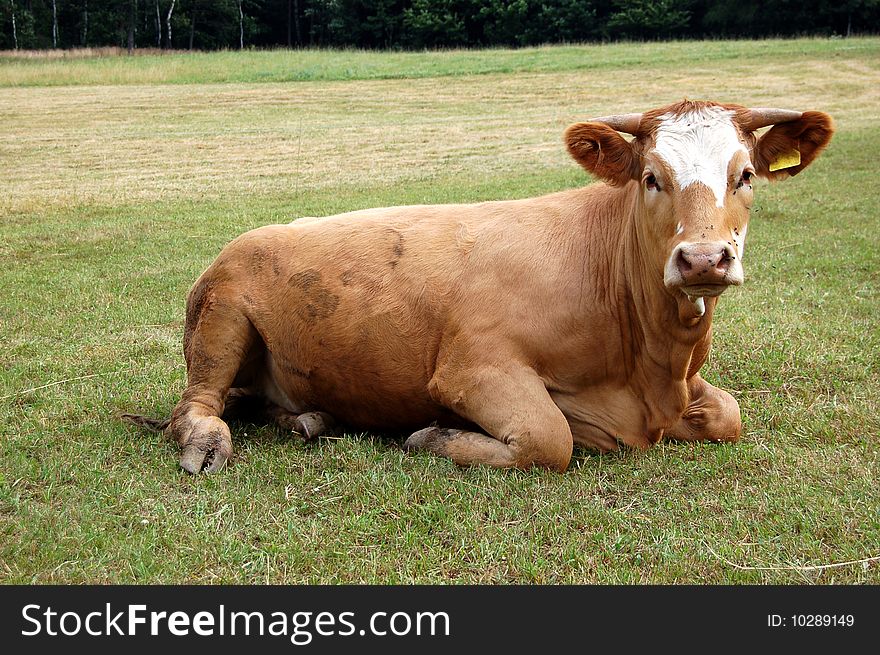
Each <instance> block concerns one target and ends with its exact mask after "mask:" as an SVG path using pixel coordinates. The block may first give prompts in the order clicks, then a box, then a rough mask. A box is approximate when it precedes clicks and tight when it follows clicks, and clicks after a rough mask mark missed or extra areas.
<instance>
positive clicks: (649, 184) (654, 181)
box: [645, 173, 660, 191]
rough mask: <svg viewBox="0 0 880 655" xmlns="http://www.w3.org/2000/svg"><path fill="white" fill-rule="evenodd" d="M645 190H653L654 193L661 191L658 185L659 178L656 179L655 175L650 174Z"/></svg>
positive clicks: (647, 176) (646, 179)
mask: <svg viewBox="0 0 880 655" xmlns="http://www.w3.org/2000/svg"><path fill="white" fill-rule="evenodd" d="M645 188H646V189H653V190H654V191H659V190H660V185H659V184H657V178H656V177H654V174H653V173H648V174H647V175H646V176H645Z"/></svg>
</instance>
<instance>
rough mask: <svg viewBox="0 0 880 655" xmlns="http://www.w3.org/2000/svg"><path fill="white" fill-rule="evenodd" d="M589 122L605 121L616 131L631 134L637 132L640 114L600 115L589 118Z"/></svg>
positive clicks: (636, 133)
mask: <svg viewBox="0 0 880 655" xmlns="http://www.w3.org/2000/svg"><path fill="white" fill-rule="evenodd" d="M590 122H591V123H605V125H607V126H608V127H611V128H613V129H615V130H617V131H618V132H626V133H627V134H632V135H633V136H638V134H639V124H640V123H641V122H642V115H641V114H615V115H614V116H602V117H601V118H591V119H590Z"/></svg>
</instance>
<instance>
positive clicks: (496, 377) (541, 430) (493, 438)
mask: <svg viewBox="0 0 880 655" xmlns="http://www.w3.org/2000/svg"><path fill="white" fill-rule="evenodd" d="M430 390H431V394H432V396H434V397H435V398H436V399H437V400H438V401H440V402H441V403H442V404H444V405H445V406H446V407H448V408H449V409H451V410H453V411H454V412H455V413H457V414H458V415H459V416H462V417H464V418H466V419H468V420H469V421H472V422H474V423H476V424H478V425H479V426H481V427H482V428H483V429H485V430H486V432H487V433H488V434H483V433H480V432H472V431H467V430H450V429H445V428H437V427H433V428H427V429H425V430H420V431H418V432H416V433H414V434H412V435H411V436H410V437H409V439H407V440H406V443H405V444H404V448H405V449H406V450H407V451H412V450H427V451H430V452H433V453H436V454H438V455H443V456H445V457H449V458H451V459H452V460H453V461H454V462H456V463H457V464H462V465H470V464H486V465H489V466H495V467H499V468H507V467H516V468H522V469H527V468H530V467H532V466H543V467H546V468H549V469H554V470H557V471H564V470H565V469H566V468H567V467H568V463H569V461H570V460H571V453H572V447H573V441H572V436H571V430H570V429H569V426H568V421H566V419H565V416H564V415H563V414H562V411H561V410H560V409H559V407H557V406H556V404H555V403H554V402H553V400H552V398H551V397H550V394H549V393H548V392H547V389H546V387H545V386H544V383H543V381H542V380H541V379H540V377H538V375H537V374H536V373H535V372H534V371H533V370H532V369H530V368H528V367H525V366H522V367H518V366H511V365H505V366H503V367H502V366H492V365H488V366H482V367H479V368H476V369H472V370H469V371H458V372H454V373H452V374H450V373H449V372H443V371H440V372H438V374H437V375H435V377H434V379H433V380H432V382H431V385H430Z"/></svg>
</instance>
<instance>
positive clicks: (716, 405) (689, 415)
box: [666, 374, 742, 441]
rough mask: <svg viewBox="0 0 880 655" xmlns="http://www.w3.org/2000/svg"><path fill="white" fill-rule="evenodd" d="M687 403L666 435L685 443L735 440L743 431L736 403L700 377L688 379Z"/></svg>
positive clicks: (729, 396)
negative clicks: (688, 400)
mask: <svg viewBox="0 0 880 655" xmlns="http://www.w3.org/2000/svg"><path fill="white" fill-rule="evenodd" d="M688 394H689V396H690V403H689V404H688V406H687V408H686V409H685V410H684V413H683V414H682V415H681V418H680V419H679V420H678V423H676V424H675V425H674V426H673V427H672V428H671V429H670V430H668V431H667V432H666V436H667V437H669V438H670V439H683V440H686V441H702V440H709V441H737V440H738V439H739V435H740V432H741V431H742V420H741V418H740V412H739V404H738V403H737V402H736V399H735V398H734V397H733V396H731V395H730V394H729V393H727V392H726V391H723V390H722V389H719V388H717V387H713V386H712V385H711V384H709V383H708V382H706V381H705V380H704V379H703V378H701V377H700V375H699V374H696V375H694V376H693V377H692V378H691V379H690V380H688Z"/></svg>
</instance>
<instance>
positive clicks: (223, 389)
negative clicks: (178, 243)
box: [168, 281, 261, 473]
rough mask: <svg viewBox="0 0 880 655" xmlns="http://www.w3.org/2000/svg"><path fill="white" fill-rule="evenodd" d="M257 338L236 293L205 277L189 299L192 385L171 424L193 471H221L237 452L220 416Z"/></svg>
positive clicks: (187, 343) (188, 360)
mask: <svg viewBox="0 0 880 655" xmlns="http://www.w3.org/2000/svg"><path fill="white" fill-rule="evenodd" d="M258 340H259V335H258V334H257V332H256V330H255V329H254V327H253V325H251V322H250V321H249V320H248V318H247V317H246V316H245V315H244V314H243V313H242V312H241V311H240V310H239V309H238V308H237V307H236V306H235V303H234V301H233V300H232V299H231V294H230V295H229V296H225V295H224V294H223V293H222V291H221V290H219V289H211V288H209V287H208V286H207V285H206V284H205V283H204V282H202V281H200V282H199V284H198V285H197V286H196V288H194V290H193V293H191V294H190V297H189V298H188V301H187V319H186V331H185V334H184V356H185V358H186V368H187V387H186V390H184V392H183V395H182V397H181V399H180V402H178V403H177V406H176V407H175V408H174V412H173V413H172V414H171V421H170V424H169V426H168V432H169V434H170V435H171V436H172V437H174V438H175V439H176V440H177V442H178V444H180V447H181V449H182V453H181V457H180V465H181V466H182V467H183V468H184V469H186V470H187V471H189V472H190V473H198V472H199V471H202V470H204V471H207V472H209V473H210V472H214V471H218V470H220V469H221V468H223V466H224V465H225V464H226V461H227V460H228V459H229V457H230V456H231V455H232V436H231V435H230V433H229V427H228V426H227V425H226V423H225V422H224V421H223V419H221V418H220V417H221V416H222V415H223V411H224V407H225V404H226V397H227V393H228V392H229V388H230V387H231V386H232V384H233V382H236V378H237V376H238V375H239V371H240V370H241V369H242V368H243V366H244V365H245V364H246V363H247V362H248V361H249V360H250V359H251V358H253V356H254V353H253V351H254V346H255V345H257V344H258V343H261V342H258Z"/></svg>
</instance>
